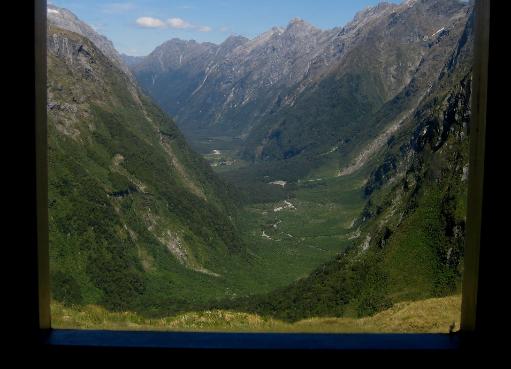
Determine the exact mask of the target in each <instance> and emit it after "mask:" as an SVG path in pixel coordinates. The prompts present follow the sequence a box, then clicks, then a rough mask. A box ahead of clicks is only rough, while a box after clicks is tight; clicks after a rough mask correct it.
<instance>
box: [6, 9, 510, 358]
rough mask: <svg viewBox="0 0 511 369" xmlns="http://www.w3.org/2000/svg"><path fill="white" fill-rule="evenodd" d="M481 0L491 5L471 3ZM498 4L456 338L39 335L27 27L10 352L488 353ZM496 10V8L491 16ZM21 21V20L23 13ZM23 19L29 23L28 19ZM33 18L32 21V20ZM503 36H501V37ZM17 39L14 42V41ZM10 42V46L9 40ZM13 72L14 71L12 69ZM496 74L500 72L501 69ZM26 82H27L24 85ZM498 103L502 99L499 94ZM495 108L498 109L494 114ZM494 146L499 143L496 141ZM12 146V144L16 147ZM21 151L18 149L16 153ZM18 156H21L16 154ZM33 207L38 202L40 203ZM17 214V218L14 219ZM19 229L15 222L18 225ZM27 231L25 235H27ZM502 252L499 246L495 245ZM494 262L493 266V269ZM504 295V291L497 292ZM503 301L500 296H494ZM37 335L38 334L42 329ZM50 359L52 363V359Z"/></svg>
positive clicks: (495, 231)
mask: <svg viewBox="0 0 511 369" xmlns="http://www.w3.org/2000/svg"><path fill="white" fill-rule="evenodd" d="M478 1H484V2H486V1H488V3H490V0H478ZM43 2H44V0H43V1H38V0H34V1H33V2H32V1H31V2H26V3H24V4H23V6H28V9H27V10H24V11H25V12H28V14H34V15H35V8H36V4H37V5H38V6H41V3H43ZM503 3H504V2H500V3H497V2H496V1H492V2H491V3H490V4H491V5H490V7H491V10H492V12H491V22H490V51H489V63H490V67H489V71H490V72H489V73H488V106H487V113H486V117H487V121H488V122H489V124H488V127H487V132H486V151H485V152H486V160H485V174H484V192H483V210H482V214H481V215H482V221H481V245H485V246H488V247H482V248H481V254H480V259H479V265H480V269H479V275H478V285H479V295H478V298H477V306H476V312H477V320H476V323H475V327H474V330H473V332H464V333H459V334H455V335H416V334H408V335H406V334H394V335H386V334H385V335H366V334H340V335H308V334H213V333H157V332H108V331H101V332H100V331H76V330H51V329H44V326H45V322H43V321H41V319H40V308H39V307H40V305H39V304H40V301H41V299H40V291H39V282H38V280H39V279H38V277H39V275H38V273H39V272H38V270H39V269H38V265H39V256H38V249H37V245H38V238H37V237H38V231H37V230H38V226H37V224H38V223H37V221H38V218H37V216H36V214H37V205H36V204H37V201H38V196H37V187H38V186H37V180H36V175H35V173H37V169H38V165H37V157H36V150H35V147H36V144H35V143H36V139H37V137H36V134H35V129H34V128H35V127H34V121H35V117H36V108H35V107H36V93H35V92H36V86H34V85H35V83H34V81H35V78H36V75H35V68H34V67H37V66H35V64H34V63H33V61H34V60H35V56H36V54H35V52H34V48H33V47H29V45H31V44H32V45H33V44H34V43H35V39H36V37H35V32H36V28H35V24H33V23H32V22H27V23H26V24H24V27H26V28H25V30H24V31H27V35H28V37H27V40H28V44H27V43H26V42H24V43H23V44H22V45H21V46H20V45H17V46H18V47H17V48H16V49H15V51H21V55H23V54H25V55H26V54H28V55H27V56H26V57H25V59H24V61H25V62H27V61H28V66H27V69H23V70H25V71H27V73H24V74H23V76H22V78H21V79H22V80H23V78H24V79H25V80H23V81H22V83H20V80H19V79H17V80H16V82H17V83H18V84H20V85H21V86H22V87H21V89H19V91H17V92H20V93H21V95H20V96H21V98H20V99H19V100H20V101H19V102H20V103H21V104H20V105H21V106H22V108H21V109H17V112H16V113H17V117H16V118H17V119H16V122H17V124H16V126H15V130H16V132H15V134H16V135H17V137H22V138H23V142H22V143H21V145H22V151H23V153H22V154H23V155H20V156H19V157H18V158H17V160H16V162H15V163H14V164H15V166H16V167H17V169H18V171H20V173H19V172H15V173H14V175H18V174H19V178H18V181H17V182H16V184H17V185H19V188H18V190H19V193H20V194H22V195H23V199H22V201H17V203H16V208H17V210H21V211H20V214H23V217H22V218H21V219H23V222H22V224H21V225H20V226H21V227H20V229H22V231H21V232H18V234H17V242H16V245H17V246H16V247H17V249H16V250H15V251H17V252H18V255H17V256H18V257H17V262H18V263H17V264H18V265H17V266H18V274H17V276H21V279H20V280H21V281H22V283H17V284H16V285H15V288H16V291H15V292H17V293H19V294H20V297H19V298H18V297H16V299H15V300H14V301H15V302H13V305H14V308H15V314H14V316H15V317H17V321H18V322H21V324H18V326H17V328H16V330H15V333H20V334H21V337H22V338H21V340H18V341H16V344H15V346H16V348H18V349H22V350H23V351H26V350H33V349H35V350H36V352H38V353H43V354H46V353H48V354H65V353H66V352H67V353H70V352H72V353H73V354H77V353H105V352H107V353H116V354H118V353H125V354H127V353H128V352H134V350H135V351H137V352H141V351H142V352H152V351H153V350H160V351H161V350H163V351H164V352H168V351H169V350H173V351H174V352H177V351H179V352H181V351H185V352H190V351H199V352H207V353H212V352H218V351H221V352H226V351H228V352H233V351H237V352H244V353H246V352H252V353H253V352H254V351H255V352H261V353H262V352H264V351H272V352H276V351H279V352H293V353H297V352H300V351H302V352H303V351H306V352H317V353H321V352H325V351H330V352H344V353H348V352H350V353H353V352H356V353H359V355H357V356H358V357H363V356H364V355H365V354H366V352H367V351H369V352H373V353H382V352H384V351H385V352H388V351H389V350H390V351H392V352H394V353H398V352H399V353H400V354H402V353H403V352H408V353H411V352H414V353H425V352H426V353H428V354H431V353H440V352H444V353H445V352H456V353H465V354H466V355H465V356H466V357H470V356H472V355H474V354H477V353H480V352H481V350H482V349H483V348H494V347H497V346H498V345H499V342H500V343H502V342H501V341H498V340H496V339H495V337H496V336H494V334H495V333H496V332H498V331H499V330H501V328H502V325H501V320H502V319H505V316H503V315H499V314H496V313H495V312H496V311H501V310H500V309H498V307H497V306H498V305H500V304H501V303H502V302H503V301H495V299H492V292H493V291H492V288H491V287H492V286H494V285H495V281H496V280H497V279H499V278H501V274H502V273H501V270H505V269H500V268H499V267H502V265H503V260H502V259H500V260H495V258H492V254H494V253H495V250H494V249H491V248H490V247H489V246H491V245H495V244H496V242H500V240H499V239H498V237H499V235H502V232H503V230H505V228H502V226H503V224H502V220H501V223H500V224H499V222H498V221H497V218H496V217H495V214H496V212H495V209H498V208H499V207H501V206H502V203H501V197H500V196H499V195H501V194H502V190H503V188H502V176H501V174H502V164H503V160H502V159H503V158H506V155H505V153H504V150H505V148H506V145H505V144H506V142H505V137H506V135H504V134H503V129H502V128H504V127H502V126H500V125H498V126H497V125H492V124H491V123H493V122H502V123H503V124H505V123H507V122H505V119H502V117H505V116H506V112H505V111H504V108H505V104H502V101H498V100H499V98H500V99H502V97H503V95H502V94H501V93H500V91H498V89H499V85H502V82H501V81H500V80H499V79H500V78H501V77H500V76H501V74H500V73H499V72H498V69H497V61H502V54H501V58H500V59H499V57H497V50H501V48H500V46H501V45H502V43H500V42H499V40H498V36H499V35H500V36H502V35H503V34H502V33H500V32H499V31H498V30H497V26H498V25H500V24H502V23H500V20H497V18H499V16H500V17H503V16H505V14H508V13H505V11H503V6H504V5H502V4H503ZM497 4H499V5H498V6H500V7H501V8H500V9H498V7H497ZM25 14H27V13H25ZM27 18H28V17H27ZM32 19H33V18H32ZM504 36H505V33H504ZM16 40H18V38H16ZM16 40H15V41H16ZM15 62H16V63H20V62H23V57H21V58H20V59H18V58H16V59H15ZM16 69H19V65H17V66H16ZM500 70H501V71H502V70H504V69H500ZM25 82H26V83H25ZM504 97H505V95H504ZM499 109H500V110H499ZM499 139H500V141H499ZM15 144H17V143H15ZM23 145H24V146H23ZM16 153H20V149H19V148H18V149H17V150H16ZM39 201H40V199H39ZM17 213H18V212H16V214H17ZM18 223H19V222H18ZM27 228H29V229H30V231H27ZM502 246H505V244H502ZM499 261H500V265H499V264H498V263H499ZM501 293H505V289H504V290H502V291H501ZM500 298H502V296H501V297H500ZM41 328H43V329H41ZM53 357H54V356H53Z"/></svg>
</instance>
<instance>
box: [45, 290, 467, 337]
mask: <svg viewBox="0 0 511 369" xmlns="http://www.w3.org/2000/svg"><path fill="white" fill-rule="evenodd" d="M460 305H461V298H460V296H452V297H444V298H436V299H429V300H423V301H414V302H403V303H399V304H396V305H395V306H394V307H393V308H391V309H389V310H385V311H383V312H381V313H379V314H376V315H374V316H372V317H367V318H361V319H353V318H314V319H307V320H302V321H299V322H296V323H292V324H290V323H286V322H283V321H280V320H277V319H274V318H269V317H264V316H259V315H254V314H247V313H239V312H233V311H225V310H210V311H203V312H188V313H185V314H180V315H177V316H173V317H165V318H159V319H150V318H146V317H144V316H141V315H138V314H135V313H126V312H124V313H113V312H109V311H107V310H105V309H104V308H102V307H99V306H93V305H87V306H79V307H78V306H76V307H66V306H64V305H62V304H60V303H57V302H53V303H52V318H53V323H52V325H53V326H54V327H55V328H61V329H65V328H80V329H107V330H161V331H179V332H184V331H194V332H197V331H202V332H276V333H277V332H280V333H284V332H308V333H374V332H380V333H449V332H452V331H457V330H458V329H459V324H460V323H459V322H460V314H459V311H460Z"/></svg>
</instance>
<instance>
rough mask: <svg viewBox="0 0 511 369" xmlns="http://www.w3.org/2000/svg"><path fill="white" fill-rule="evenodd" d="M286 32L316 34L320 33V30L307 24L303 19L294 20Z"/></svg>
mask: <svg viewBox="0 0 511 369" xmlns="http://www.w3.org/2000/svg"><path fill="white" fill-rule="evenodd" d="M285 31H286V33H296V32H314V31H319V29H318V28H316V27H314V26H313V25H312V24H310V23H308V22H306V21H305V20H303V19H302V18H293V19H291V21H290V22H289V24H288V25H287V28H286V30H285Z"/></svg>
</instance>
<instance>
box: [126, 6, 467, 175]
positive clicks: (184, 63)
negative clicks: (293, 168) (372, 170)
mask: <svg viewBox="0 0 511 369" xmlns="http://www.w3.org/2000/svg"><path fill="white" fill-rule="evenodd" d="M469 9H470V6H469V5H468V4H467V3H464V2H461V1H456V0H420V1H406V2H403V3H402V4H390V3H380V4H378V5H377V6H375V7H370V8H367V9H365V10H363V11H361V12H359V13H358V14H357V15H356V16H355V18H354V19H353V21H351V22H350V23H348V24H347V25H346V26H344V27H342V28H334V29H331V30H320V29H317V28H315V27H314V26H312V25H310V24H308V23H307V22H305V21H304V20H301V19H294V20H292V21H291V22H290V23H289V24H288V25H287V27H285V28H279V27H274V28H272V29H271V30H269V31H268V32H266V33H264V34H262V35H260V36H259V37H257V38H255V39H253V40H247V39H244V38H240V37H238V38H234V39H232V38H230V39H227V40H226V41H225V42H224V43H222V44H220V45H214V44H208V43H204V44H198V43H196V42H193V41H191V42H184V41H181V40H176V39H174V40H170V41H168V42H166V43H165V44H163V45H162V46H160V47H158V48H157V49H156V50H155V51H154V52H153V53H151V54H150V55H149V56H147V57H146V58H145V59H144V60H143V61H142V62H141V63H139V64H137V65H136V66H135V67H134V68H133V73H134V75H135V76H136V78H137V80H138V81H139V82H140V84H141V86H142V87H143V88H144V89H145V90H146V91H147V92H148V93H149V94H150V95H151V96H153V97H154V98H155V100H156V101H157V102H158V103H159V104H160V106H162V108H163V109H164V110H166V111H167V112H169V113H171V114H172V115H173V116H175V117H176V120H177V122H178V125H179V127H180V128H181V129H182V131H183V132H184V133H185V135H186V136H187V137H189V138H190V140H191V142H192V143H193V142H195V141H198V140H200V139H201V138H202V137H220V136H222V137H223V136H229V137H234V138H236V139H238V140H239V145H238V146H237V150H238V157H240V158H243V159H245V160H249V161H252V162H253V161H256V162H257V161H279V160H289V159H295V158H305V159H307V160H308V161H311V160H312V161H317V158H318V156H320V155H322V154H323V153H325V152H328V151H330V150H333V151H334V152H335V153H336V160H337V161H338V162H339V166H340V167H341V168H342V167H346V166H349V165H350V164H352V163H351V161H352V160H356V158H357V155H359V154H360V149H361V148H363V146H364V145H365V144H370V139H369V140H368V138H371V136H375V135H376V134H377V133H379V132H381V131H382V128H383V127H382V126H384V125H387V126H389V127H390V126H391V125H392V122H390V121H389V120H388V118H387V116H386V115H385V114H386V113H385V111H388V110H389V105H394V106H395V110H396V111H397V110H398V109H399V110H401V111H408V110H410V109H413V108H415V107H416V104H418V102H419V101H420V100H421V97H422V95H421V94H422V93H423V92H424V91H425V90H427V88H428V86H429V85H431V84H432V83H433V82H434V81H435V80H436V79H437V78H438V75H437V72H438V70H439V69H440V67H441V65H443V64H444V63H445V61H446V58H447V57H448V54H449V51H450V50H452V48H453V47H454V43H455V42H456V40H457V39H458V38H459V36H460V33H461V32H462V30H463V25H464V24H465V22H466V19H467V14H468V12H469ZM341 168H340V169H341ZM294 179H296V178H294Z"/></svg>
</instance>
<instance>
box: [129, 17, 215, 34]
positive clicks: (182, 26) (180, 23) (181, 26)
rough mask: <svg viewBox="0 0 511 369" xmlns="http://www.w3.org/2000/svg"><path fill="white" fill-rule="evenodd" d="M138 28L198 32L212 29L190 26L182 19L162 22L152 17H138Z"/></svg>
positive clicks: (190, 24)
mask: <svg viewBox="0 0 511 369" xmlns="http://www.w3.org/2000/svg"><path fill="white" fill-rule="evenodd" d="M136 23H137V24H138V25H139V26H140V27H144V28H171V29H176V30H193V31H198V32H211V31H213V28H211V27H209V26H199V25H195V24H192V23H190V22H188V21H186V20H184V19H182V18H177V17H174V18H169V19H167V20H166V21H163V20H161V19H159V18H153V17H140V18H138V19H137V20H136Z"/></svg>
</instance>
